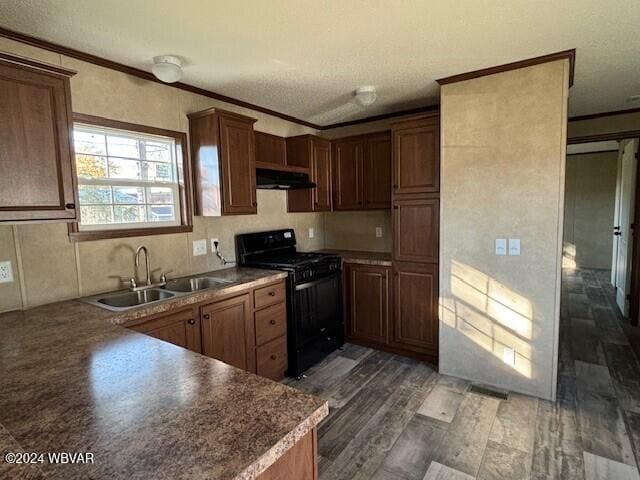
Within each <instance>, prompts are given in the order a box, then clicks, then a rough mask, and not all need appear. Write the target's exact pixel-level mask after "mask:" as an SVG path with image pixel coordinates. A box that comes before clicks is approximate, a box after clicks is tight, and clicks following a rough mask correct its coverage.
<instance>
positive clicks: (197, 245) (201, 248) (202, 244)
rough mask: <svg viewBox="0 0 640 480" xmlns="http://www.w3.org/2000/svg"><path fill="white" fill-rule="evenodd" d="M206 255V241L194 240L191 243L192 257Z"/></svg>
mask: <svg viewBox="0 0 640 480" xmlns="http://www.w3.org/2000/svg"><path fill="white" fill-rule="evenodd" d="M206 254H207V241H206V240H194V241H193V256H194V257H197V256H198V255H206Z"/></svg>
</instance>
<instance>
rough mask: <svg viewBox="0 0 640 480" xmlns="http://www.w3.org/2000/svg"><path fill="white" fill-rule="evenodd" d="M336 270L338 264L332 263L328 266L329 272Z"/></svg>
mask: <svg viewBox="0 0 640 480" xmlns="http://www.w3.org/2000/svg"><path fill="white" fill-rule="evenodd" d="M337 269H338V264H337V263H332V264H330V265H329V270H331V271H332V272H333V271H334V270H337Z"/></svg>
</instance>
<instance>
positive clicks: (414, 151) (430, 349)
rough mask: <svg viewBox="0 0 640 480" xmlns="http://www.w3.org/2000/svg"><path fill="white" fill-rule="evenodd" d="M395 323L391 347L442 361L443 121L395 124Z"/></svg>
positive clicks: (422, 118)
mask: <svg viewBox="0 0 640 480" xmlns="http://www.w3.org/2000/svg"><path fill="white" fill-rule="evenodd" d="M391 132H392V133H391V135H392V148H393V153H392V155H393V159H392V162H393V172H392V182H393V190H392V205H393V209H392V215H393V256H392V263H393V322H392V332H391V339H390V343H391V345H392V346H394V347H396V348H398V349H400V350H405V351H408V352H412V353H414V354H417V355H419V356H421V357H424V358H425V359H427V360H430V361H432V362H434V363H436V362H437V360H438V240H439V215H440V120H439V116H438V115H421V116H416V117H412V118H408V119H404V120H402V121H399V122H397V123H394V124H393V125H392V130H391Z"/></svg>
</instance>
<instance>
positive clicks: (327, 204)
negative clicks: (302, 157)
mask: <svg viewBox="0 0 640 480" xmlns="http://www.w3.org/2000/svg"><path fill="white" fill-rule="evenodd" d="M311 155H312V161H311V165H312V171H311V181H312V182H314V183H315V184H316V188H314V189H313V211H315V212H323V211H328V210H331V143H330V142H328V141H324V140H319V139H316V138H314V139H312V140H311Z"/></svg>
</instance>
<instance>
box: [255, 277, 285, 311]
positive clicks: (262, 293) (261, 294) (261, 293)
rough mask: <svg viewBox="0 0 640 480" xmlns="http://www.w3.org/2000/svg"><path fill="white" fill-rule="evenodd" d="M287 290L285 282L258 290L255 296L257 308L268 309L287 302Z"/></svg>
mask: <svg viewBox="0 0 640 480" xmlns="http://www.w3.org/2000/svg"><path fill="white" fill-rule="evenodd" d="M285 293H286V288H285V285H284V282H279V283H274V284H273V285H268V286H266V287H262V288H256V290H255V291H254V293H253V295H254V297H253V302H254V306H255V308H262V307H266V306H267V305H273V304H274V303H282V302H284V301H285Z"/></svg>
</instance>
